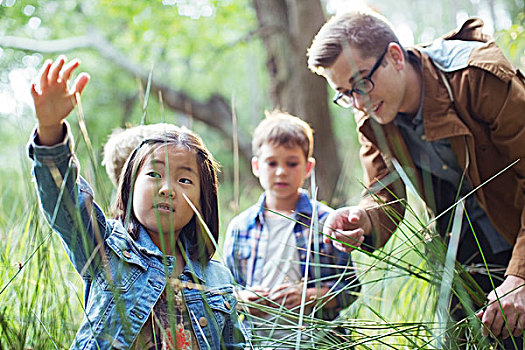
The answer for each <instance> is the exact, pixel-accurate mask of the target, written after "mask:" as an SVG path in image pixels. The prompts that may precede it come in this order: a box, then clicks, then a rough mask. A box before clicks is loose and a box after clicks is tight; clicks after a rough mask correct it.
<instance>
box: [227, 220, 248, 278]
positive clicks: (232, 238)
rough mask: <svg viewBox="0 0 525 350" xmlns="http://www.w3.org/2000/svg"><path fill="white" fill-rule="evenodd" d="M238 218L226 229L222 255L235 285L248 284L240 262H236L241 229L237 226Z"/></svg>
mask: <svg viewBox="0 0 525 350" xmlns="http://www.w3.org/2000/svg"><path fill="white" fill-rule="evenodd" d="M237 220H238V217H234V218H233V219H232V221H231V222H230V223H229V224H228V228H227V229H226V235H225V238H224V245H223V249H222V254H223V257H224V263H225V265H226V267H227V268H228V270H230V272H231V274H232V275H233V279H234V281H235V283H234V285H237V284H241V285H245V284H246V276H244V275H243V274H242V272H241V269H240V268H239V262H238V261H236V257H235V246H236V244H238V242H237V237H238V235H239V228H238V225H236V221H237Z"/></svg>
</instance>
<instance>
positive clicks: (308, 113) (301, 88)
mask: <svg viewBox="0 0 525 350" xmlns="http://www.w3.org/2000/svg"><path fill="white" fill-rule="evenodd" d="M254 6H255V10H256V12H257V18H258V21H259V26H260V28H259V33H260V35H261V37H262V39H263V41H264V44H265V46H266V51H267V54H268V58H267V68H268V72H269V74H270V97H271V99H272V103H273V105H274V107H276V108H280V109H282V110H283V111H286V112H289V113H291V114H293V115H296V116H297V117H300V118H301V119H304V120H306V121H307V122H308V123H310V125H311V126H312V128H313V129H314V131H315V134H314V138H315V142H314V145H315V146H314V156H315V158H316V161H317V165H316V175H317V176H316V180H317V185H318V187H319V192H318V197H319V198H320V199H322V200H327V201H330V200H331V196H332V194H333V191H334V188H335V185H336V183H337V179H338V177H339V174H340V171H341V164H340V162H339V161H338V157H337V149H336V143H335V137H334V134H333V130H332V123H331V119H330V114H329V111H328V104H327V101H328V97H327V89H326V82H325V80H324V79H323V78H322V77H319V76H317V75H315V74H313V73H312V72H310V71H309V70H308V67H307V63H306V50H307V48H308V47H309V46H310V44H311V42H312V39H313V37H314V36H315V34H316V33H317V31H318V30H319V28H320V27H321V26H322V24H323V23H324V21H325V18H324V13H323V9H322V6H321V2H320V1H319V0H254Z"/></svg>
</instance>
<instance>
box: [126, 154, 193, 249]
mask: <svg viewBox="0 0 525 350" xmlns="http://www.w3.org/2000/svg"><path fill="white" fill-rule="evenodd" d="M183 193H184V194H186V196H187V197H188V199H189V200H190V201H191V202H192V203H193V205H194V206H196V207H197V209H199V208H200V194H201V186H200V177H199V170H198V166H197V158H196V156H195V153H193V152H192V151H189V150H187V149H186V148H182V147H178V146H174V145H165V146H160V147H157V148H156V149H155V151H153V152H152V153H150V154H149V155H148V156H146V159H145V160H144V163H143V165H142V167H141V168H140V170H139V171H138V173H137V178H136V181H135V187H134V189H133V212H134V214H135V217H136V218H137V220H138V221H139V222H140V223H141V224H142V225H143V226H144V227H145V228H146V231H147V232H148V233H149V235H150V236H151V238H152V240H153V242H155V243H156V244H157V246H158V242H160V240H159V239H158V237H159V235H160V233H161V232H162V234H163V235H165V237H168V235H173V237H174V238H175V240H177V239H178V236H179V233H180V231H181V230H182V228H183V227H184V226H186V224H187V223H188V222H189V221H190V220H191V218H192V217H193V215H194V212H193V210H192V208H191V207H190V206H189V204H188V202H187V201H186V200H185V199H184V197H183V195H182V194H183ZM165 244H166V245H169V244H170V240H166V241H165ZM159 248H161V247H160V246H159Z"/></svg>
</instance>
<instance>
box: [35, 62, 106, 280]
mask: <svg viewBox="0 0 525 350" xmlns="http://www.w3.org/2000/svg"><path fill="white" fill-rule="evenodd" d="M64 63H65V58H63V57H60V58H59V59H57V61H56V62H55V64H54V65H53V66H51V62H46V63H45V64H44V67H43V72H42V76H41V79H40V84H41V89H40V90H41V91H40V92H37V90H36V88H35V86H34V85H33V87H32V95H33V98H34V101H35V108H36V111H37V118H38V126H37V131H36V132H35V133H34V134H33V135H32V137H31V140H30V143H29V156H30V157H31V159H33V175H34V178H35V180H36V185H37V191H38V196H39V200H40V203H41V206H42V210H43V212H44V215H45V217H46V220H47V221H48V223H49V224H50V226H51V227H52V228H53V230H54V231H56V232H57V233H58V234H59V235H60V237H61V238H62V240H63V242H64V244H65V249H66V252H67V253H68V256H69V257H70V259H71V261H72V262H73V265H74V266H75V268H76V269H77V271H78V272H79V273H80V274H81V275H82V276H88V275H91V269H90V267H91V266H93V265H92V264H93V263H94V262H96V261H98V256H94V255H93V252H94V251H95V249H96V247H97V246H98V243H97V242H101V241H102V239H103V237H104V234H105V230H106V220H105V216H104V214H103V213H102V210H100V208H99V207H98V206H97V205H96V203H95V202H94V201H93V192H92V190H91V188H90V187H89V185H88V184H87V183H86V181H84V179H82V178H81V177H79V176H78V169H79V168H78V162H77V161H76V158H75V156H74V153H73V149H74V146H73V140H72V137H71V135H70V132H69V128H68V127H66V122H65V121H64V118H65V117H66V116H67V115H68V114H69V113H70V112H71V110H72V108H73V106H74V102H72V100H71V98H72V96H73V94H74V93H80V92H81V91H82V90H83V89H84V87H85V84H86V83H87V81H88V79H89V78H88V76H87V75H86V74H81V77H83V78H79V79H77V83H75V85H74V88H73V89H71V91H68V90H67V81H68V79H69V77H70V76H71V73H72V72H73V70H74V69H75V68H76V67H77V66H78V61H76V60H75V61H73V62H72V63H70V64H69V65H67V67H64ZM54 113H57V114H56V115H55V114H54Z"/></svg>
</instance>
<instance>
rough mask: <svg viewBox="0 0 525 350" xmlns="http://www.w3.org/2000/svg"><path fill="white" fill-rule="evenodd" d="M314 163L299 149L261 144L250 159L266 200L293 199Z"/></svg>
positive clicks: (297, 147)
mask: <svg viewBox="0 0 525 350" xmlns="http://www.w3.org/2000/svg"><path fill="white" fill-rule="evenodd" d="M313 164H314V161H313V159H309V160H306V157H305V155H304V153H303V151H302V149H301V148H300V147H299V146H294V147H291V148H288V147H285V146H281V145H272V144H268V143H264V144H263V145H262V146H261V148H260V149H259V155H258V156H257V157H253V158H252V171H253V174H254V175H255V176H257V177H258V178H259V182H260V183H261V186H262V187H263V188H264V190H265V191H266V195H267V197H270V198H271V199H273V200H295V199H296V198H297V195H298V190H299V188H301V186H302V185H303V183H304V180H305V179H306V178H307V177H308V176H310V172H311V171H312V167H313Z"/></svg>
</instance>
